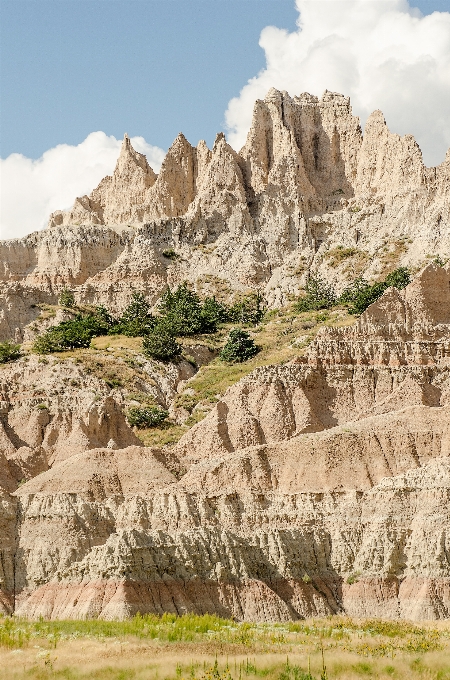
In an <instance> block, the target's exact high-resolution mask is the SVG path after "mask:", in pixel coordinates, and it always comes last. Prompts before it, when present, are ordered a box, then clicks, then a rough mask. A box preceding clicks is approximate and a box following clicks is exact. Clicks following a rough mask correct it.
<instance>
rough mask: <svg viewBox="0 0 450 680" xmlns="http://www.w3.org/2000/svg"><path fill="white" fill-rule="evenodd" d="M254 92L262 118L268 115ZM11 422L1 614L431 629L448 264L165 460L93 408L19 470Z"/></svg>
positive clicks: (444, 601) (275, 369) (447, 600)
mask: <svg viewBox="0 0 450 680" xmlns="http://www.w3.org/2000/svg"><path fill="white" fill-rule="evenodd" d="M271 96H273V98H274V100H276V101H275V103H273V102H272V101H271V100H269V102H268V103H267V102H266V103H264V104H263V103H261V104H259V105H258V106H259V107H260V109H261V111H263V112H267V111H269V112H270V111H271V110H272V109H271V107H275V108H276V106H279V105H280V97H281V95H280V96H279V95H278V94H277V95H275V94H273V95H271ZM281 99H282V98H281ZM332 101H334V100H332ZM295 106H300V104H295ZM311 106H312V104H311ZM314 106H315V107H316V108H315V109H314V110H316V109H317V110H320V108H319V106H318V104H317V103H316V104H314ZM341 106H343V107H344V109H345V107H346V106H347V105H346V104H345V102H343V103H342V104H341ZM292 107H294V104H292ZM292 110H294V109H292ZM345 110H346V109H345ZM258 111H259V109H258ZM258 115H260V114H259V113H258ZM264 115H266V113H264ZM283 115H284V121H288V120H290V119H289V116H290V115H293V114H292V111H291V109H290V108H289V107H287V106H286V109H285V110H284V114H283ZM317 115H318V114H317ZM267 116H268V114H267ZM267 120H269V118H267ZM311 120H314V117H313V118H312V119H311ZM352 130H353V128H349V134H350V132H352ZM263 132H264V130H262V131H261V135H263ZM341 133H342V134H343V132H342V130H341ZM255 134H256V133H255ZM352 134H353V132H352ZM262 139H265V138H264V136H262ZM220 143H222V141H221V142H220ZM299 143H300V142H299ZM336 144H337V142H336ZM355 149H356V150H355V153H356V155H357V151H358V148H357V147H355ZM233 153H234V152H233ZM261 154H262V151H261ZM344 161H345V163H347V164H350V165H351V163H352V162H354V161H355V158H354V157H353V156H352V155H351V154H349V155H348V157H347V156H345V157H344V160H343V161H342V162H343V167H347V166H346V165H345V163H344ZM142 170H143V172H144V171H145V166H144V167H143V168H142ZM261 172H262V171H261ZM146 174H148V173H146ZM256 176H257V175H256V171H255V177H256ZM150 179H151V181H153V178H150ZM156 181H157V180H156ZM258 181H260V180H258ZM261 181H262V180H261ZM327 181H328V180H327ZM255 183H256V179H255ZM316 183H317V186H318V187H319V186H320V182H319V179H318V178H317V177H316ZM150 184H151V182H150ZM150 184H149V187H148V189H145V191H148V192H150V190H151V189H152V188H153V187H154V186H155V185H156V182H155V181H153V183H152V184H151V186H150ZM255 186H256V184H255ZM143 191H144V189H143ZM315 191H316V193H317V192H318V189H315ZM155 193H156V192H155ZM152 195H153V194H152ZM155 200H156V199H155ZM314 200H315V199H314ZM62 219H65V218H64V217H63V218H62ZM62 228H63V227H61V229H62ZM52 368H56V367H52V366H51V365H50V368H48V366H45V367H44V368H43V369H42V370H48V371H50V374H51V375H52V376H56V375H57V372H55V373H54V372H53V371H52ZM6 370H8V371H10V370H13V369H12V368H7V369H6ZM57 370H62V369H61V368H60V369H57ZM48 379H50V377H48ZM54 379H55V380H56V377H55V378H54ZM92 380H93V378H92ZM83 398H84V399H88V397H87V396H86V395H85V396H84V397H83ZM100 401H101V400H100ZM55 403H56V402H55ZM83 403H84V402H83ZM95 403H96V404H97V403H98V402H95ZM101 403H102V408H103V409H107V408H109V409H112V405H111V404H110V405H109V406H108V404H107V403H106V401H105V402H101ZM14 408H15V409H17V408H18V407H17V406H15V407H14ZM14 408H11V407H10V406H8V404H7V403H6V400H5V402H4V410H3V432H4V434H3V435H2V436H3V437H4V439H3V441H4V442H6V441H7V440H8V441H9V442H10V443H9V444H8V447H9V448H8V450H6V449H5V452H4V454H3V456H2V457H1V458H0V490H1V505H0V527H1V536H2V541H1V553H0V560H1V561H0V583H1V595H0V607H2V609H3V611H7V612H11V611H15V612H16V613H17V614H20V615H23V616H27V617H31V618H36V617H39V616H44V617H47V618H84V617H103V618H115V617H118V618H123V617H126V616H130V615H132V614H134V613H136V612H141V613H144V612H155V613H163V612H165V611H170V612H177V613H183V612H188V611H189V612H198V613H202V612H216V613H217V614H220V615H223V616H228V617H234V618H235V619H238V620H246V619H247V620H250V619H251V620H258V621H275V620H277V621H279V620H290V619H297V618H301V617H306V616H315V615H325V614H337V613H347V614H351V615H355V616H366V615H367V616H383V617H390V618H396V617H407V618H411V619H423V618H425V619H438V618H448V617H449V615H450V503H449V500H450V269H449V268H443V267H439V266H437V265H435V264H431V265H429V266H428V267H426V268H425V269H424V270H423V271H422V273H421V274H420V275H419V276H418V277H417V278H416V279H415V280H414V281H413V282H412V283H411V284H410V285H409V286H408V287H407V288H406V289H405V290H403V291H396V290H393V289H388V290H387V291H386V292H385V293H384V295H383V296H382V297H381V298H380V299H379V300H378V301H377V302H376V303H374V304H373V305H371V306H370V307H369V308H368V309H367V310H366V312H365V313H364V314H363V315H362V316H361V317H360V319H359V321H358V323H357V324H356V325H355V326H352V327H348V328H346V329H341V330H339V329H333V328H330V329H327V330H325V331H323V332H322V333H321V334H320V335H319V336H318V337H317V339H316V340H315V341H314V342H313V344H312V345H311V346H310V348H309V350H308V353H307V355H306V356H305V357H304V358H299V359H298V360H296V361H293V362H290V363H288V364H285V365H280V366H267V367H263V368H259V369H257V370H255V371H254V372H253V373H251V374H250V375H249V376H247V377H245V378H244V379H242V380H241V381H240V382H238V383H237V384H235V385H234V386H232V387H231V388H229V390H228V391H227V392H226V393H225V395H224V396H223V398H221V399H220V401H218V403H217V404H216V405H215V406H214V408H213V410H212V411H211V412H210V413H209V415H208V416H207V417H206V418H205V419H204V420H202V421H201V422H199V423H198V424H197V425H195V426H194V427H193V428H191V430H189V431H188V432H187V433H186V434H185V435H184V436H183V437H182V438H181V440H180V441H179V442H178V444H177V445H176V446H174V447H172V448H171V449H170V450H169V449H167V450H160V449H149V448H145V447H142V446H138V445H137V444H136V442H135V441H133V440H132V437H133V436H134V435H133V432H132V431H131V430H130V429H129V428H128V426H127V424H126V422H123V423H122V421H121V420H120V418H119V417H116V416H115V415H113V416H112V417H111V418H109V417H106V416H105V417H104V418H103V420H102V418H101V417H100V411H99V410H97V411H96V412H95V416H94V415H93V416H92V425H91V426H89V424H88V423H87V421H86V420H83V418H82V417H81V416H79V417H78V420H77V421H76V422H77V423H78V424H77V428H78V429H77V428H76V432H77V433H79V432H80V431H81V430H82V428H83V427H84V428H85V430H84V431H85V433H88V434H89V436H90V439H89V437H87V439H85V440H83V439H82V438H81V437H80V436H79V434H77V436H76V437H75V436H74V438H73V440H72V448H70V447H69V446H66V445H65V442H64V441H62V440H61V439H57V440H54V439H52V437H51V436H50V430H48V428H49V425H50V424H47V425H44V424H43V425H42V428H43V429H41V433H43V439H42V440H41V443H40V445H39V446H40V448H39V451H40V452H41V453H40V455H41V459H40V463H39V464H40V465H41V467H40V468H39V465H38V463H36V466H37V467H36V468H35V469H34V471H33V470H31V462H32V461H31V459H30V456H31V453H32V452H33V451H34V450H36V449H33V447H32V446H31V444H30V442H29V443H28V449H29V451H31V453H30V452H29V451H24V450H23V446H22V449H21V446H20V444H21V441H24V439H25V437H26V436H28V435H26V428H25V426H24V425H22V426H20V427H22V429H20V427H19V425H17V424H16V428H15V429H14V422H16V423H18V422H19V421H18V420H16V421H14V418H15V417H16V416H14V418H13V417H11V419H10V418H9V415H8V414H9V413H11V412H14V413H17V411H14ZM89 408H92V407H91V406H89ZM89 408H87V411H86V409H85V410H84V411H83V409H81V410H79V411H77V409H76V407H75V405H73V404H72V405H70V404H69V403H68V404H67V410H71V412H73V413H78V412H83V413H84V412H87V413H90V411H89ZM96 408H97V409H99V408H100V406H98V407H96ZM110 413H113V411H111V410H110ZM71 422H72V420H71ZM82 423H84V425H82ZM108 423H109V424H108ZM108 428H109V429H108ZM30 431H33V432H36V431H38V430H37V428H36V427H34V429H33V428H32V426H31V425H30ZM47 431H48V432H47ZM93 432H97V439H95V438H94V436H93ZM53 436H54V435H53ZM86 436H87V435H86ZM15 437H16V438H15ZM46 437H47V439H46ZM114 437H115V438H116V439H115V441H114V442H113V443H112V444H110V445H109V447H108V444H107V441H106V440H107V439H108V438H110V439H113V438H114ZM6 438H7V439H6ZM43 442H46V443H43ZM49 442H50V443H51V445H50V443H49ZM27 456H28V458H27ZM27 461H28V462H27ZM27 464H28V467H27ZM20 475H24V476H25V478H26V479H28V481H26V482H25V483H22V484H20V485H18V479H19V478H20Z"/></svg>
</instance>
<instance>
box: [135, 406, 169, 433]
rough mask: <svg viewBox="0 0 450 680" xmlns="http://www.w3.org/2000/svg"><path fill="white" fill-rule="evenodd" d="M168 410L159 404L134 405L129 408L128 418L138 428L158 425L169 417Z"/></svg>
mask: <svg viewBox="0 0 450 680" xmlns="http://www.w3.org/2000/svg"><path fill="white" fill-rule="evenodd" d="M168 415H169V414H168V412H167V411H164V410H163V409H161V408H158V407H157V406H144V407H141V406H133V407H132V408H129V409H128V412H127V420H128V422H129V423H130V425H131V426H136V427H138V428H144V427H157V426H158V425H161V423H162V422H164V420H166V418H167V417H168Z"/></svg>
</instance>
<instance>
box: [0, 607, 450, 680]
mask: <svg viewBox="0 0 450 680" xmlns="http://www.w3.org/2000/svg"><path fill="white" fill-rule="evenodd" d="M427 641H428V642H429V645H428V647H427V648H426V649H425V646H424V648H423V649H422V650H421V651H417V650H416V648H417V645H418V644H422V645H423V643H424V642H427ZM449 659H450V625H449V623H448V622H439V623H437V624H436V625H435V626H434V627H433V626H429V625H422V626H421V625H413V624H410V623H407V622H391V621H381V620H378V619H372V620H352V619H349V618H346V617H328V618H325V619H315V620H307V621H305V620H303V621H296V622H286V623H278V624H254V623H236V622H234V621H231V620H229V619H224V618H220V617H218V616H214V615H208V614H206V615H204V616H197V615H194V614H185V615H184V616H180V617H177V616H176V615H174V614H164V615H163V616H161V617H158V616H155V615H143V616H139V615H138V616H135V617H134V618H132V619H129V620H126V621H101V620H85V621H43V620H40V621H36V622H29V621H24V620H20V619H16V618H7V617H5V618H0V667H1V668H2V679H3V678H4V679H5V680H13V679H14V680H18V679H19V678H32V679H36V680H37V679H40V680H43V679H45V680H46V679H47V678H49V679H50V678H66V679H69V680H85V679H86V680H87V678H89V679H90V680H91V679H97V680H99V679H101V680H102V679H105V680H106V679H108V680H110V679H111V678H113V679H117V680H118V679H120V678H122V679H124V680H129V679H136V680H144V679H145V680H157V679H158V680H182V679H184V680H188V679H190V680H244V678H248V679H249V680H256V678H266V679H267V680H320V679H321V678H322V679H327V680H357V679H358V678H362V677H375V678H379V679H380V680H382V679H384V680H386V679H387V678H390V677H394V678H397V679H398V680H419V679H423V678H430V679H433V680H449V678H450V663H449Z"/></svg>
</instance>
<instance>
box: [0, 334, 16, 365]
mask: <svg viewBox="0 0 450 680" xmlns="http://www.w3.org/2000/svg"><path fill="white" fill-rule="evenodd" d="M19 357H20V345H16V344H14V343H13V342H9V341H8V340H6V342H0V364H6V363H7V362H8V361H15V360H16V359H19Z"/></svg>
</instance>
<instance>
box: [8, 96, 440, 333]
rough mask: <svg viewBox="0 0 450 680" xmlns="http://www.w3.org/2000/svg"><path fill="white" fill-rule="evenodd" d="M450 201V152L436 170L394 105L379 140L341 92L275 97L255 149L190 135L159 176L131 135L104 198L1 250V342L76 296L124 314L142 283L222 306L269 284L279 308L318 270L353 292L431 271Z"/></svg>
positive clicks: (257, 115)
mask: <svg viewBox="0 0 450 680" xmlns="http://www.w3.org/2000/svg"><path fill="white" fill-rule="evenodd" d="M449 206H450V155H449V154H447V156H446V159H445V161H444V162H443V163H442V164H441V165H440V166H439V167H437V168H426V167H425V166H424V165H423V162H422V154H421V151H420V149H419V147H418V145H417V143H416V142H415V140H414V138H413V137H412V136H410V135H407V136H405V137H399V136H398V135H396V134H392V133H391V132H389V130H388V128H387V126H386V123H385V121H384V118H383V115H382V114H381V112H380V111H376V112H374V113H373V114H372V115H371V116H370V117H369V119H368V121H367V124H366V126H365V131H364V135H363V134H362V131H361V128H360V125H359V119H358V118H357V117H355V116H353V115H352V111H351V107H350V101H349V99H348V98H346V97H344V96H342V95H340V94H335V93H331V92H325V94H324V95H323V97H322V98H321V99H320V100H319V99H317V98H316V97H313V96H311V95H309V94H302V95H300V97H294V98H291V97H290V96H289V95H288V94H287V93H286V92H278V91H276V90H271V91H270V92H269V93H268V95H267V97H266V99H265V100H264V101H257V102H256V104H255V109H254V115H253V123H252V126H251V129H250V131H249V133H248V137H247V142H246V144H245V146H244V147H243V148H242V149H241V151H240V152H239V153H236V151H234V150H233V149H232V148H231V147H230V146H229V145H228V144H227V142H226V139H225V137H224V135H223V134H222V133H221V134H219V135H218V136H217V138H216V141H215V143H214V147H213V149H212V150H210V149H208V148H207V146H206V144H205V143H204V142H200V143H199V144H198V146H197V147H193V146H191V144H190V143H189V142H188V141H187V140H186V139H185V137H184V136H183V135H182V134H180V135H179V136H178V137H177V138H176V140H175V141H174V143H173V145H172V146H171V148H170V149H169V151H168V153H167V155H166V158H165V159H164V162H163V164H162V167H161V171H160V173H159V175H158V176H157V175H156V174H155V173H154V172H153V170H152V169H151V168H150V167H149V165H148V163H147V161H146V159H145V157H144V156H142V155H141V154H139V153H137V152H136V151H135V150H134V149H133V148H132V146H131V144H130V140H129V139H128V137H127V136H125V139H124V141H123V145H122V150H121V153H120V157H119V159H118V161H117V165H116V168H115V171H114V174H113V175H112V176H111V177H105V178H104V179H103V180H102V181H101V182H100V184H99V186H98V187H97V188H96V189H94V191H93V192H92V193H91V194H90V195H89V196H82V197H80V198H77V199H76V201H75V204H74V206H73V208H72V209H71V210H69V211H68V212H61V211H58V212H56V213H54V214H53V215H51V217H50V220H49V227H48V229H45V230H43V231H41V232H37V233H34V234H31V235H30V236H27V237H26V238H23V239H20V240H11V241H3V242H0V263H1V264H0V282H1V289H0V306H1V310H2V311H1V313H0V340H1V339H5V338H16V339H17V340H18V341H20V340H21V339H22V338H23V328H24V326H25V325H26V324H28V323H30V322H32V321H33V320H34V319H35V318H36V317H37V315H38V314H39V309H38V308H37V307H36V306H34V305H38V304H41V303H46V304H55V303H56V302H57V299H58V293H59V291H60V290H61V289H62V288H63V287H65V286H68V287H70V288H72V289H73V290H74V291H75V294H76V299H77V301H78V302H79V303H84V304H88V303H94V304H99V303H101V304H104V305H106V306H107V307H108V308H110V309H111V310H112V311H120V310H122V309H123V307H124V306H125V305H126V303H127V302H128V300H129V298H130V295H131V290H132V289H133V288H134V289H137V290H142V291H144V292H145V294H146V295H147V296H148V298H149V299H150V300H151V301H152V303H153V302H155V301H156V300H157V299H158V298H159V296H160V295H161V292H162V291H163V290H164V288H165V287H166V286H167V284H170V285H173V284H176V283H180V282H181V281H184V280H187V281H189V282H191V283H192V284H194V285H195V287H196V288H197V290H198V291H199V292H201V291H203V292H205V294H206V293H209V294H211V293H216V294H219V295H221V296H230V295H232V294H233V291H243V290H247V289H259V290H261V291H262V292H264V295H265V298H266V300H267V302H268V303H269V305H271V306H273V307H278V306H280V305H282V304H284V303H285V302H286V301H287V300H288V298H289V295H292V294H298V291H299V288H300V286H301V285H303V284H304V283H305V277H306V275H307V273H308V271H309V270H310V269H311V268H312V269H313V270H318V271H320V272H321V273H322V274H323V275H324V276H325V277H326V278H327V279H328V280H329V281H331V282H333V283H335V284H337V285H338V286H342V285H343V284H344V282H346V281H349V280H350V279H352V278H354V277H355V273H356V274H358V273H362V272H364V273H365V275H366V276H367V277H369V278H377V277H378V276H380V275H382V274H383V273H385V272H386V271H387V270H389V269H392V268H393V267H394V266H398V264H404V265H408V266H413V267H417V268H418V269H420V268H421V266H422V265H423V264H424V263H425V259H426V256H431V255H438V254H440V255H442V256H446V254H448V252H449V250H450V212H449V211H450V208H449ZM164 253H165V254H166V255H165V254H164ZM168 254H169V257H167V255H168ZM170 255H171V256H170Z"/></svg>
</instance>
